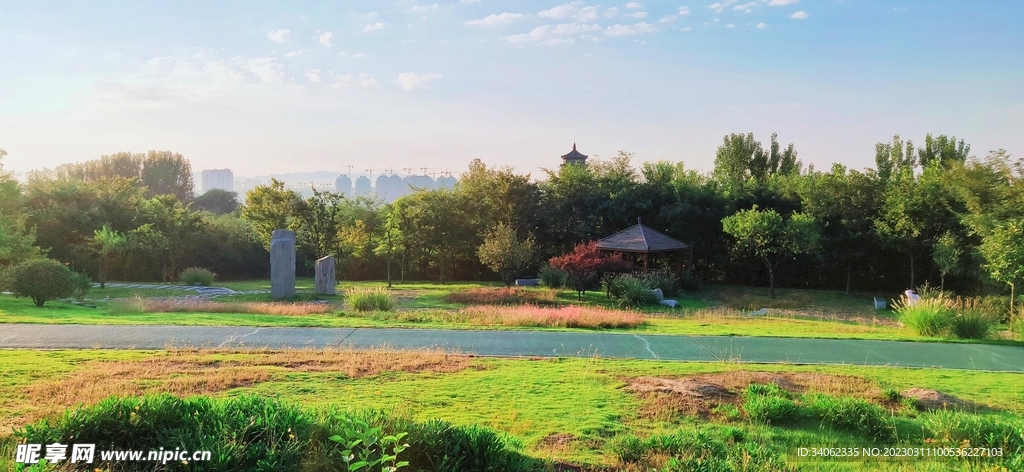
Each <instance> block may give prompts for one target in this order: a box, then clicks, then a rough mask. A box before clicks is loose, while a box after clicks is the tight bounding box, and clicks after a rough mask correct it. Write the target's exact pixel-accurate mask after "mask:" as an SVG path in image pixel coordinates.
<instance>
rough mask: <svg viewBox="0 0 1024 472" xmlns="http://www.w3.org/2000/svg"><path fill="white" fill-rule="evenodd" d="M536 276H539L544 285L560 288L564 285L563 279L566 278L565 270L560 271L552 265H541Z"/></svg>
mask: <svg viewBox="0 0 1024 472" xmlns="http://www.w3.org/2000/svg"><path fill="white" fill-rule="evenodd" d="M538 276H539V277H540V283H541V285H543V286H545V287H548V288H562V287H564V286H565V280H566V277H567V275H566V274H565V272H562V271H560V270H558V269H556V268H554V267H551V266H549V265H546V266H544V267H541V268H540V273H539V274H538Z"/></svg>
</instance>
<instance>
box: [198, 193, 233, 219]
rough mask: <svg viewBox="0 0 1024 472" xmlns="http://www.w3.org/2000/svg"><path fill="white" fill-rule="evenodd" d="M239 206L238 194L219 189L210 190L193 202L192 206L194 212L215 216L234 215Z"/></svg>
mask: <svg viewBox="0 0 1024 472" xmlns="http://www.w3.org/2000/svg"><path fill="white" fill-rule="evenodd" d="M238 206H239V203H238V194H237V193H235V192H229V191H227V190H221V189H219V188H215V189H210V190H208V191H207V192H206V193H204V194H202V195H200V196H198V197H196V198H195V200H192V204H191V208H192V209H193V210H197V211H199V210H201V211H208V212H210V213H213V214H214V215H227V214H229V213H234V212H235V210H237V209H238Z"/></svg>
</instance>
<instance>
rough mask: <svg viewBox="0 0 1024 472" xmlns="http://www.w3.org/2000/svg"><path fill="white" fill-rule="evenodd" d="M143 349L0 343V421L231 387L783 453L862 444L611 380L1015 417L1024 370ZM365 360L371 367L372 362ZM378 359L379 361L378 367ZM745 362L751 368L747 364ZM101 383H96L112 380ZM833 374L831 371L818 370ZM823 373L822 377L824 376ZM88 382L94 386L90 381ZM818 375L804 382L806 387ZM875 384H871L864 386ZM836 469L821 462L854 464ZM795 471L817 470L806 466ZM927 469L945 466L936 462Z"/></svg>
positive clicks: (542, 443)
mask: <svg viewBox="0 0 1024 472" xmlns="http://www.w3.org/2000/svg"><path fill="white" fill-rule="evenodd" d="M416 356H417V355H411V354H409V353H399V354H396V353H393V352H392V353H388V352H386V351H381V352H377V353H370V354H364V353H355V352H350V351H341V352H321V351H293V352H254V353H237V352H226V351H225V352H203V351H185V352H149V351H23V350H6V351H0V365H3V366H4V367H3V368H2V369H0V425H2V428H3V429H2V430H0V431H3V432H0V435H3V434H7V432H9V431H10V428H12V427H17V426H19V425H21V424H24V423H25V422H26V421H29V420H32V419H35V418H39V417H42V416H46V415H51V414H58V413H60V412H61V411H62V410H63V409H64V408H66V407H71V406H73V405H74V404H76V403H78V402H86V403H93V402H95V401H98V399H100V398H103V397H105V396H106V395H108V394H130V395H138V394H142V393H154V392H161V391H168V392H172V393H177V394H182V392H183V391H185V392H189V393H191V394H209V395H215V396H225V395H238V394H241V393H245V392H255V393H259V394H262V395H271V396H277V397H280V398H283V399H286V400H290V401H295V402H299V403H301V404H303V405H307V406H312V407H324V406H326V405H328V404H334V405H340V406H342V407H343V408H350V409H364V408H380V409H385V410H390V411H392V412H394V413H396V414H400V415H406V416H411V417H414V418H417V419H428V418H441V419H445V420H448V421H451V422H453V423H456V424H461V425H469V424H480V425H485V426H487V427H489V428H492V429H496V430H499V431H503V432H506V433H509V434H511V435H513V436H514V437H516V438H518V439H520V440H521V441H522V442H523V444H524V445H525V451H526V452H527V453H528V454H530V455H532V456H535V457H539V458H544V459H549V460H557V461H563V462H567V463H572V464H577V465H589V466H613V465H614V460H613V454H612V453H611V448H612V444H613V442H614V438H615V437H617V436H622V435H625V434H632V435H636V436H639V437H648V436H651V435H654V434H661V433H665V432H671V431H679V430H684V431H685V430H693V429H694V428H703V427H706V426H713V427H733V428H736V429H739V430H740V431H742V433H743V434H744V435H745V436H746V437H747V438H748V440H754V441H758V442H763V443H765V444H771V445H773V446H776V447H779V448H781V449H782V450H789V449H792V448H793V447H796V446H799V445H807V444H818V445H823V444H837V443H841V442H844V441H847V442H848V441H863V439H858V437H857V436H856V435H852V434H851V433H848V432H844V431H837V430H832V429H830V428H829V427H826V426H823V425H821V424H817V423H815V422H813V421H812V422H810V423H807V422H796V423H793V424H788V425H784V426H767V425H757V424H752V423H750V422H748V421H746V420H742V419H722V418H707V419H701V418H699V417H697V416H692V415H687V414H682V413H679V412H673V411H672V410H671V409H670V408H667V407H666V406H665V405H661V404H659V403H657V397H654V400H652V399H651V398H646V397H642V396H638V395H637V394H635V393H632V392H631V391H629V389H627V388H624V387H626V386H627V385H629V384H630V382H631V381H634V380H635V379H637V378H639V377H645V376H647V377H658V378H666V379H677V378H681V377H690V376H695V375H701V374H719V375H724V376H725V377H723V378H724V379H726V380H728V379H729V378H745V376H746V377H749V376H752V375H754V376H757V375H760V376H764V375H768V376H786V375H803V376H811V377H814V376H818V377H820V378H822V379H825V380H824V381H821V383H820V384H811V385H810V387H809V388H810V389H812V390H814V389H816V388H820V389H821V390H822V391H826V392H828V391H831V390H835V389H844V388H848V387H846V386H847V385H850V384H858V385H861V384H863V385H864V386H865V387H864V388H868V389H870V390H871V391H877V392H881V391H882V390H883V389H887V388H891V389H899V390H903V389H908V388H913V387H922V388H930V389H935V390H938V391H941V392H943V393H946V394H950V395H954V396H956V397H958V398H960V399H962V400H965V401H968V402H971V404H972V405H973V406H972V407H970V408H971V409H974V410H976V411H978V412H979V413H981V414H983V415H984V416H991V417H998V418H1014V419H1019V418H1020V414H1021V413H1022V412H1024V376H1022V375H1021V374H1011V373H986V372H960V371H936V370H927V369H898V368H885V367H849V366H842V367H839V366H836V367H813V366H784V365H777V366H744V365H737V364H729V363H678V362H658V361H625V360H623V361H619V360H600V359H542V360H525V359H523V360H504V359H482V358H468V357H463V356H459V355H450V354H444V353H439V352H436V351H435V352H429V353H425V354H422V355H420V356H422V359H420V358H417V357H416ZM374 366H376V367H374ZM382 366H383V367H382ZM754 371H758V372H761V373H758V374H754V373H752V372H754ZM112 376H113V380H111V381H110V382H109V383H105V384H103V385H97V384H98V383H97V382H96V379H101V378H111V377H112ZM831 376H834V377H831ZM829 379H831V380H829ZM89 385H93V387H92V388H89V387H88V386H89ZM815 385H817V387H816V386H815ZM875 394H877V393H875ZM928 415H929V414H927V413H919V414H913V415H910V416H907V417H901V418H900V421H899V428H900V434H901V436H900V441H903V442H905V443H911V444H914V443H920V441H921V440H922V438H921V434H922V426H921V425H922V424H923V423H922V421H924V420H925V419H927V418H928ZM857 467H858V465H857V464H856V463H854V464H846V465H837V466H836V468H835V469H833V470H857ZM804 470H819V468H818V467H817V466H815V465H814V464H808V465H805V467H804ZM937 470H944V469H942V468H940V469H937Z"/></svg>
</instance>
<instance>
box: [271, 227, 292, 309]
mask: <svg viewBox="0 0 1024 472" xmlns="http://www.w3.org/2000/svg"><path fill="white" fill-rule="evenodd" d="M292 295H295V233H294V232H292V231H289V230H287V229H275V230H274V234H273V235H272V236H271V237H270V298H273V299H280V298H289V297H291V296H292Z"/></svg>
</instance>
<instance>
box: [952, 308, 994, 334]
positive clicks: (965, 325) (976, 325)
mask: <svg viewBox="0 0 1024 472" xmlns="http://www.w3.org/2000/svg"><path fill="white" fill-rule="evenodd" d="M993 325H995V322H994V321H993V320H992V318H990V317H989V315H988V314H987V313H982V312H979V311H978V310H966V311H964V312H963V313H959V314H957V315H956V316H954V317H953V319H952V321H951V323H950V326H949V327H950V331H951V332H952V333H953V335H954V336H956V337H958V338H961V339H985V338H987V337H988V336H989V334H991V332H992V328H993Z"/></svg>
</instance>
